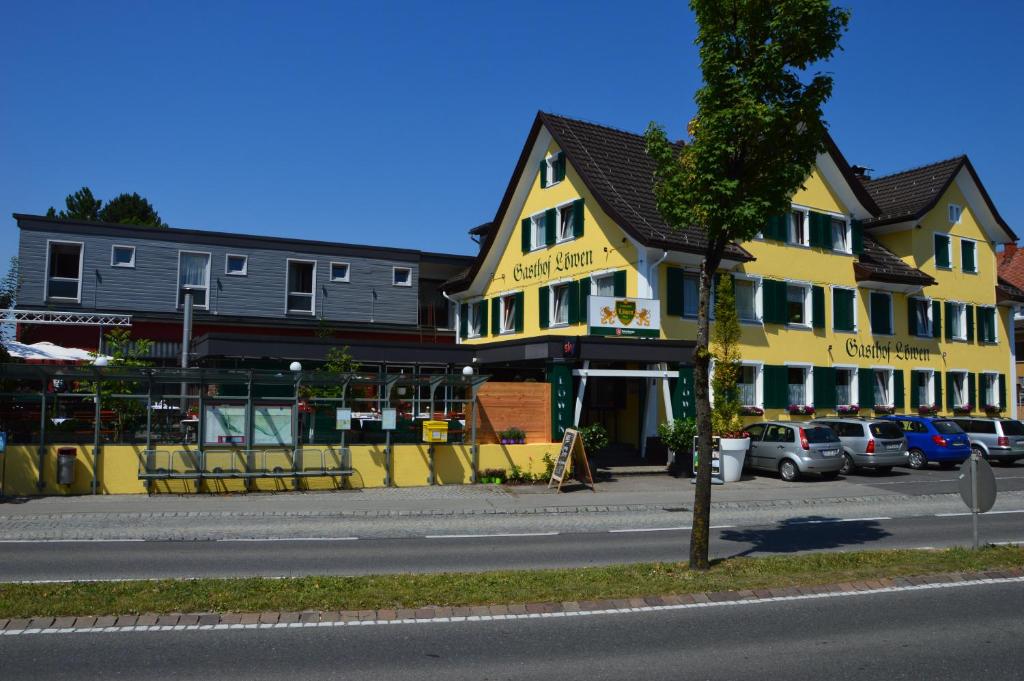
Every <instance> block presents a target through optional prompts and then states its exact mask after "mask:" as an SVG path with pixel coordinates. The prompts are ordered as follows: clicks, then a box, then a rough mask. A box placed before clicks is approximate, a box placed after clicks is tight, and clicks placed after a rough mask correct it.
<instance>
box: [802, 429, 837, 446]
mask: <svg viewBox="0 0 1024 681" xmlns="http://www.w3.org/2000/svg"><path fill="white" fill-rule="evenodd" d="M804 437H806V438H807V442H809V443H811V444H821V443H825V442H839V436H838V435H836V432H835V431H834V430H832V429H831V428H824V427H822V426H816V427H814V428H805V429H804Z"/></svg>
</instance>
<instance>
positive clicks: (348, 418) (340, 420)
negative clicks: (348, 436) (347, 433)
mask: <svg viewBox="0 0 1024 681" xmlns="http://www.w3.org/2000/svg"><path fill="white" fill-rule="evenodd" d="M334 427H335V429H336V430H352V410H351V409H342V408H341V407H338V408H337V409H336V410H335V412H334Z"/></svg>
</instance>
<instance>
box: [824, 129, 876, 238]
mask: <svg viewBox="0 0 1024 681" xmlns="http://www.w3.org/2000/svg"><path fill="white" fill-rule="evenodd" d="M814 163H815V166H816V167H817V168H818V172H820V173H821V175H822V178H823V179H824V180H825V182H826V183H827V184H828V186H829V187H830V188H831V189H832V191H834V192H835V193H836V196H837V197H838V198H839V200H840V201H842V203H843V205H844V206H846V210H847V211H849V212H850V213H851V214H852V215H853V217H854V218H855V219H857V220H867V219H868V218H871V217H874V216H875V215H878V213H879V209H878V206H877V205H876V204H875V201H874V199H872V198H871V195H870V194H868V191H867V189H865V188H864V185H863V184H861V182H860V180H858V179H857V177H856V176H855V175H854V174H853V170H852V169H851V168H850V164H849V163H847V162H846V158H845V157H844V156H843V153H842V152H841V151H839V147H838V146H837V145H836V143H835V140H833V139H832V135H830V134H828V131H826V132H825V152H824V153H821V154H818V157H817V159H816V160H815V162H814Z"/></svg>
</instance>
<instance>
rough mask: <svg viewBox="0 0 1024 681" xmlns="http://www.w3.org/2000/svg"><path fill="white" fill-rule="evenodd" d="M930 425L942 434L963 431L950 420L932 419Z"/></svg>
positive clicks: (954, 433)
mask: <svg viewBox="0 0 1024 681" xmlns="http://www.w3.org/2000/svg"><path fill="white" fill-rule="evenodd" d="M932 425H933V426H935V430H937V431H939V432H940V433H942V434H943V435H956V434H958V433H962V432H964V430H963V428H961V427H960V426H958V425H956V424H955V423H953V422H952V421H932Z"/></svg>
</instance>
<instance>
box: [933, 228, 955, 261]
mask: <svg viewBox="0 0 1024 681" xmlns="http://www.w3.org/2000/svg"><path fill="white" fill-rule="evenodd" d="M952 263H953V254H952V252H951V246H950V238H949V235H948V234H936V235H935V266H936V267H938V268H939V269H943V270H948V269H952V268H953V265H952Z"/></svg>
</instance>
